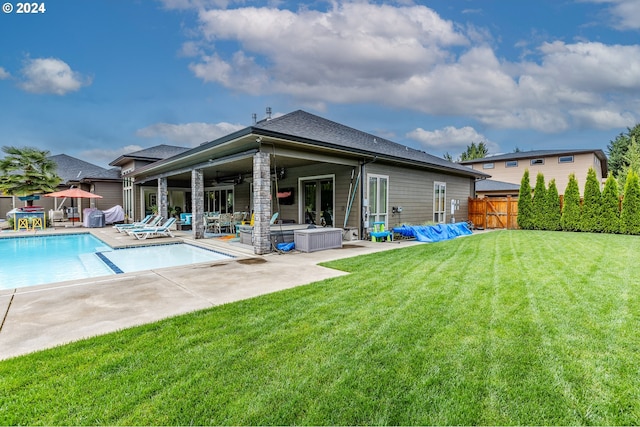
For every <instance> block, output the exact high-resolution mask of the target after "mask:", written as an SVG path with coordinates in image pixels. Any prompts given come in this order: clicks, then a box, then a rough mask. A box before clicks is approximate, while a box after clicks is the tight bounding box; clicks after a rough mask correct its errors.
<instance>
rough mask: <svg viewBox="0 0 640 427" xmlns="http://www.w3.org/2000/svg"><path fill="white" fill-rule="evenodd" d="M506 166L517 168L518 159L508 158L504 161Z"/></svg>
mask: <svg viewBox="0 0 640 427" xmlns="http://www.w3.org/2000/svg"><path fill="white" fill-rule="evenodd" d="M504 167H505V168H517V167H518V161H517V160H507V161H506V162H504Z"/></svg>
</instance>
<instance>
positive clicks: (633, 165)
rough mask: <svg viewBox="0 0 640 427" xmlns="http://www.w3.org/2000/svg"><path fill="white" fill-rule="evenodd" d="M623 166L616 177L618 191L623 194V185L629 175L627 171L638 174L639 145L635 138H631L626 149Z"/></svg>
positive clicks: (639, 162)
mask: <svg viewBox="0 0 640 427" xmlns="http://www.w3.org/2000/svg"><path fill="white" fill-rule="evenodd" d="M623 158H624V161H625V164H624V165H623V166H622V170H621V171H620V172H619V174H618V175H617V176H616V178H617V180H618V186H619V187H618V190H619V191H620V193H622V194H624V185H625V182H626V179H627V175H629V171H634V172H635V173H636V175H638V174H640V143H639V141H638V139H636V137H635V136H632V137H631V142H630V143H629V146H628V148H627V152H626V153H625V155H624V156H623Z"/></svg>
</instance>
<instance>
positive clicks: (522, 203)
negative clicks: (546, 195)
mask: <svg viewBox="0 0 640 427" xmlns="http://www.w3.org/2000/svg"><path fill="white" fill-rule="evenodd" d="M518 227H520V228H521V229H523V230H532V229H533V200H532V199H531V184H529V169H525V171H524V175H523V176H522V181H521V182H520V193H519V195H518Z"/></svg>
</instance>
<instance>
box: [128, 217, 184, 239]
mask: <svg viewBox="0 0 640 427" xmlns="http://www.w3.org/2000/svg"><path fill="white" fill-rule="evenodd" d="M174 222H176V219H175V218H169V219H168V220H166V221H165V222H164V224H162V225H161V226H160V227H149V228H141V229H136V230H132V231H131V232H129V235H130V236H133V237H135V238H136V239H138V240H144V239H148V238H150V237H174V235H173V233H172V232H171V230H170V227H171V226H172V225H173V223H174Z"/></svg>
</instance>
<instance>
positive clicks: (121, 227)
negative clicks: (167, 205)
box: [113, 215, 160, 233]
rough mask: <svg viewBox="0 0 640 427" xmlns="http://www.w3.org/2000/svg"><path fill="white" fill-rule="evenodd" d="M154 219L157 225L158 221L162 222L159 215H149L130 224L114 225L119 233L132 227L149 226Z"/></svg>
mask: <svg viewBox="0 0 640 427" xmlns="http://www.w3.org/2000/svg"><path fill="white" fill-rule="evenodd" d="M154 220H155V221H156V225H157V223H158V222H160V217H158V216H157V215H147V216H145V217H144V218H142V220H141V221H137V222H132V223H130V224H116V225H114V226H113V228H114V229H115V230H116V231H117V232H118V233H122V232H123V231H126V230H131V229H132V228H140V227H148V226H149V225H151V224H152V221H154Z"/></svg>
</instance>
